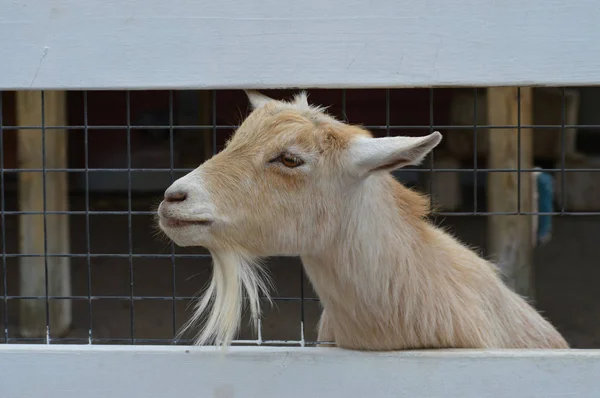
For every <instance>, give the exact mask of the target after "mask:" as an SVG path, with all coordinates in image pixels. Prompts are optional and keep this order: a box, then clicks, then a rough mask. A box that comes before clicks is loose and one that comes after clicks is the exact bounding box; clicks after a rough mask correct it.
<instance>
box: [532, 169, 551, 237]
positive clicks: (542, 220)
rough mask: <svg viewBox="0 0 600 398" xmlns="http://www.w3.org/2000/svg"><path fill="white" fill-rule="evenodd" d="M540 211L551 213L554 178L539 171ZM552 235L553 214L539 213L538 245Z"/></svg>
mask: <svg viewBox="0 0 600 398" xmlns="http://www.w3.org/2000/svg"><path fill="white" fill-rule="evenodd" d="M536 180H537V191H538V212H539V213H551V212H552V211H553V207H554V206H553V205H554V201H553V198H554V179H553V178H552V176H551V175H550V174H548V173H544V172H540V173H537V178H536ZM551 237H552V216H551V215H549V214H548V215H539V216H538V228H537V240H538V245H540V244H544V243H546V242H548V241H549V240H550V239H551Z"/></svg>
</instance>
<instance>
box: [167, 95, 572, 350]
mask: <svg viewBox="0 0 600 398" xmlns="http://www.w3.org/2000/svg"><path fill="white" fill-rule="evenodd" d="M247 95H248V97H249V100H250V104H251V106H252V108H253V109H252V112H250V114H249V115H248V117H247V118H246V119H245V120H244V121H243V123H242V124H241V125H240V127H239V128H238V129H237V131H236V132H235V134H234V135H233V137H232V138H231V139H230V140H229V141H228V142H227V145H226V147H225V149H224V150H222V151H221V152H220V153H218V154H216V155H215V156H213V157H212V158H210V159H209V160H207V161H206V162H204V163H203V164H202V165H200V166H199V167H198V168H197V169H195V170H193V171H192V172H190V173H189V174H187V175H185V176H183V177H181V178H180V179H178V180H177V181H175V182H174V183H173V184H172V185H171V186H170V187H169V188H168V189H167V190H166V191H165V194H164V200H163V201H162V202H161V204H160V206H159V208H158V225H159V227H160V229H161V230H162V231H163V232H164V233H165V234H166V235H167V236H168V237H169V238H170V239H171V240H173V241H174V242H175V243H176V244H177V245H179V246H204V247H206V248H207V249H208V250H209V251H210V253H211V255H212V257H213V261H214V267H213V276H212V280H211V283H210V286H209V287H208V289H207V291H206V292H205V294H204V296H203V297H202V298H201V299H200V300H199V301H198V303H197V306H196V309H195V313H194V315H193V316H192V317H191V319H190V320H189V321H188V323H187V324H186V325H184V328H183V329H182V332H183V331H184V330H187V329H188V328H189V327H191V326H192V324H194V323H195V322H197V321H199V319H200V318H201V317H203V316H204V314H205V313H206V312H210V313H209V314H208V317H207V319H206V321H205V323H204V325H203V327H202V328H201V329H200V332H199V334H198V336H197V337H196V340H195V343H196V344H199V345H202V344H208V343H210V342H213V341H214V342H216V343H217V344H221V345H223V346H227V345H229V344H230V343H231V341H232V340H233V338H234V337H235V335H236V333H237V330H238V327H239V323H240V318H241V314H242V309H243V304H244V299H243V294H244V291H245V293H246V294H247V295H248V297H249V299H248V301H249V307H250V312H251V318H252V320H253V321H254V322H255V323H256V322H257V320H258V319H259V317H260V305H259V304H260V303H259V300H260V295H261V294H264V295H266V296H267V297H268V290H269V287H270V286H269V283H268V279H267V278H266V277H265V275H264V272H263V267H262V266H261V263H260V260H261V259H262V258H265V257H268V256H300V258H301V260H302V263H303V266H304V268H305V270H306V273H307V275H308V277H309V279H310V281H311V283H312V284H313V286H314V288H315V291H316V292H317V294H318V296H319V298H320V301H321V304H322V307H323V312H322V315H321V319H320V322H319V331H318V339H319V341H321V342H329V341H331V342H333V344H335V345H337V346H338V347H342V348H347V349H355V350H373V351H385V350H401V349H420V348H545V349H551V348H556V349H559V348H568V345H567V342H566V341H565V340H564V339H563V337H562V336H561V335H560V334H559V333H558V331H557V330H556V329H555V328H554V327H553V326H552V325H551V324H550V323H549V322H548V321H547V320H546V319H544V318H543V317H542V316H541V315H540V314H539V313H538V312H537V311H536V310H535V309H534V308H533V307H532V306H530V305H529V304H528V303H527V302H526V301H525V299H524V298H522V297H521V296H519V295H517V294H516V293H515V292H513V291H512V290H510V289H509V288H508V287H507V286H506V285H505V284H504V282H503V281H502V279H501V275H500V272H499V270H498V269H497V268H496V267H495V266H494V265H493V264H492V263H490V262H488V261H487V260H485V259H483V258H481V257H479V255H477V254H476V253H475V252H474V251H472V250H471V249H469V248H467V247H466V246H464V245H463V244H461V243H460V242H459V241H458V240H457V239H455V238H454V237H453V236H451V235H450V234H449V233H447V232H445V231H443V230H441V229H440V228H438V227H436V226H434V225H433V224H432V223H430V222H429V221H428V220H427V217H428V215H429V212H430V209H429V201H428V199H427V198H426V196H424V195H421V194H419V193H417V192H415V191H413V190H411V189H408V188H406V187H404V186H403V185H402V184H400V183H399V182H398V181H397V180H395V179H394V178H393V176H392V175H391V173H390V171H393V170H395V169H398V168H401V167H405V166H408V165H418V164H419V163H420V162H421V161H422V160H423V159H424V157H425V156H426V155H427V154H428V153H429V151H431V150H432V149H433V148H434V147H436V146H437V145H438V144H439V143H440V141H441V139H442V136H441V134H440V133H439V132H434V133H432V134H429V135H426V136H422V137H384V138H374V137H373V136H372V135H371V133H370V132H368V131H366V130H365V129H363V128H361V127H359V126H354V125H350V124H347V123H344V122H341V121H339V120H337V119H335V118H334V117H333V116H331V115H329V114H328V113H326V111H325V109H324V108H322V107H318V106H314V105H310V104H309V103H308V100H307V96H306V94H305V93H301V94H298V95H296V96H295V97H294V99H293V100H291V101H279V100H274V99H271V98H269V97H267V96H265V95H263V94H260V93H258V92H255V91H247ZM209 307H210V308H211V310H210V311H208V309H209Z"/></svg>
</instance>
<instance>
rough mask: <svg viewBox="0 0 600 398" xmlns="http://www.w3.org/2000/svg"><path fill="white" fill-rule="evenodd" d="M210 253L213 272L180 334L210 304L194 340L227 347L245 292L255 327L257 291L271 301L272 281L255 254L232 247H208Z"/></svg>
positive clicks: (258, 297) (258, 314) (234, 334)
mask: <svg viewBox="0 0 600 398" xmlns="http://www.w3.org/2000/svg"><path fill="white" fill-rule="evenodd" d="M211 255H212V259H213V275H212V279H211V282H210V285H209V287H208V289H207V290H206V291H205V292H204V295H203V297H202V298H201V299H200V300H199V301H198V303H197V304H196V309H195V311H194V314H193V315H192V317H191V319H190V320H189V321H187V322H186V324H185V325H184V326H183V328H182V330H181V331H180V332H179V336H181V335H182V334H183V333H184V332H185V331H186V330H188V329H189V328H190V327H192V326H193V325H194V324H196V323H197V322H198V321H199V320H200V318H202V316H203V315H204V314H205V313H206V312H207V310H208V308H209V306H210V307H211V310H210V313H209V315H208V318H207V319H206V322H205V323H204V325H203V327H202V328H201V329H200V331H199V333H198V334H197V335H196V338H195V339H194V344H196V345H209V344H211V343H215V344H216V345H221V346H223V347H226V346H229V345H230V344H231V342H232V340H233V339H234V338H235V337H236V334H237V332H238V329H239V326H240V321H241V317H242V310H243V307H244V293H246V294H247V296H248V304H249V307H250V319H251V322H252V326H253V327H254V328H255V329H256V328H258V321H259V319H260V315H261V310H260V300H261V298H260V295H261V294H263V295H264V296H265V297H266V298H267V300H269V302H271V298H270V297H269V288H270V287H271V284H270V280H269V279H268V278H267V277H266V275H265V273H264V268H263V267H262V264H261V263H260V261H259V260H258V259H256V258H252V257H250V256H245V255H243V254H240V253H239V252H238V253H236V252H232V251H225V252H219V251H211Z"/></svg>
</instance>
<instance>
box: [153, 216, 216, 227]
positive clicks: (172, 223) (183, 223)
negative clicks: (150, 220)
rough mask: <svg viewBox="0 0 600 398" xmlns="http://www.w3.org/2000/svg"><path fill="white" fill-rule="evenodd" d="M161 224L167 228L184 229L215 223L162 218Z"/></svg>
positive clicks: (204, 220)
mask: <svg viewBox="0 0 600 398" xmlns="http://www.w3.org/2000/svg"><path fill="white" fill-rule="evenodd" d="M160 221H161V223H162V224H163V225H164V226H165V227H167V228H183V227H188V226H191V225H196V226H205V227H207V226H210V225H212V224H213V223H214V221H212V220H208V219H203V220H182V219H178V218H161V220H160Z"/></svg>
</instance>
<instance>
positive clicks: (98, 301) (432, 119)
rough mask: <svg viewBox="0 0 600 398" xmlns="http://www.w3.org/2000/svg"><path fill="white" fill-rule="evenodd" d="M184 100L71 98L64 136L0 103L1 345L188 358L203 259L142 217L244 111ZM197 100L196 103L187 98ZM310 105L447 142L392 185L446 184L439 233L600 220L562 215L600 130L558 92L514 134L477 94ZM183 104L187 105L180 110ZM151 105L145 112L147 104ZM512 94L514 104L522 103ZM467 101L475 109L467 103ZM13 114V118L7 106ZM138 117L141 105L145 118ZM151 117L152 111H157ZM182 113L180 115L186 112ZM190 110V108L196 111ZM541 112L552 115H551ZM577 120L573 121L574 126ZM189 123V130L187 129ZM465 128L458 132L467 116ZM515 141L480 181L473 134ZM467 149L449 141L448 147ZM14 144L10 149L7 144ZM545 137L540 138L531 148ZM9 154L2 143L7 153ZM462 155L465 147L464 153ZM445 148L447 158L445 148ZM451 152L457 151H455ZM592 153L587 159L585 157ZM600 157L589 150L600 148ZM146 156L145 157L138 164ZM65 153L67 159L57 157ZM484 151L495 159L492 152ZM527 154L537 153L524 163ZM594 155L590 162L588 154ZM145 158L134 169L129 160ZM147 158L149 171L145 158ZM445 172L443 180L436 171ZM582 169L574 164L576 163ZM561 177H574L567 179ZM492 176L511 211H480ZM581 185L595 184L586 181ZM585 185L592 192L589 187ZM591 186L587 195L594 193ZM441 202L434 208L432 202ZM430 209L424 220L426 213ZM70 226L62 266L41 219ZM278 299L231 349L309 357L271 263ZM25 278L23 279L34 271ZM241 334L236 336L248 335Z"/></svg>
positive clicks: (304, 303) (303, 319)
mask: <svg viewBox="0 0 600 398" xmlns="http://www.w3.org/2000/svg"><path fill="white" fill-rule="evenodd" d="M190 93H191V92H188V93H186V92H179V91H166V90H165V91H158V92H141V91H119V92H110V93H107V92H104V93H98V92H86V91H84V92H70V93H68V100H67V101H66V104H67V114H68V117H66V118H65V119H64V123H62V122H61V123H55V124H53V123H48V118H47V114H48V109H47V108H48V106H49V105H48V101H47V98H46V96H47V94H46V93H45V92H38V93H36V94H35V95H39V104H40V109H39V124H37V123H36V124H30V125H27V124H24V123H22V120H21V121H17V120H16V118H15V116H14V115H15V114H17V113H18V109H17V108H18V106H19V105H18V104H17V103H16V102H15V100H14V98H15V96H16V94H15V93H1V94H2V95H0V168H1V171H2V172H1V173H0V185H1V191H0V206H1V208H0V217H1V224H2V231H1V232H2V281H3V283H2V296H1V297H0V299H1V300H2V306H1V311H0V313H1V314H2V319H1V322H2V324H3V328H2V333H1V334H0V342H4V343H7V344H8V343H42V344H45V343H46V344H67V343H74V344H189V343H190V342H191V340H190V337H191V336H184V337H183V338H181V339H176V335H177V332H178V331H179V328H180V327H181V326H182V324H183V323H184V322H185V321H186V320H187V319H188V317H189V315H190V309H191V308H188V306H189V303H190V302H193V301H194V300H195V298H196V297H197V296H196V295H197V294H198V293H201V291H202V288H203V287H204V285H205V283H206V281H207V280H208V277H209V275H210V272H211V271H210V255H209V254H208V252H206V251H205V250H203V249H202V248H196V249H182V248H178V247H176V246H175V245H173V244H172V243H170V242H166V241H165V240H164V239H162V240H161V239H160V238H159V237H157V236H156V233H155V232H156V227H155V225H154V220H153V217H154V215H155V209H156V205H157V204H158V203H159V201H160V199H161V197H162V191H164V189H166V188H167V187H168V185H169V184H170V182H172V181H174V180H175V179H176V178H178V177H180V176H182V175H184V174H185V173H187V172H189V171H191V170H193V168H194V167H195V166H197V165H198V164H200V163H201V162H202V161H204V160H205V159H206V158H208V157H209V156H210V155H212V154H215V153H217V152H218V151H220V150H221V149H222V148H223V146H224V145H225V142H226V140H227V138H228V137H229V136H230V135H231V134H232V133H233V132H234V131H235V128H236V127H237V125H238V124H239V122H240V121H241V120H242V118H243V115H244V114H245V113H246V111H247V105H246V101H245V98H244V95H243V92H233V91H210V92H200V94H199V95H200V97H199V99H198V98H196V99H195V100H193V101H191V102H192V103H193V104H194V106H192V107H191V108H190V106H189V104H187V105H186V101H187V100H189V98H190V97H189V95H190ZM194 93H198V92H194ZM290 93H292V91H290V90H278V91H274V92H271V93H270V94H271V95H273V96H274V97H276V98H283V97H286V96H287V95H289V94H290ZM456 93H462V94H463V95H466V96H467V97H466V98H469V102H470V104H469V105H468V106H466V107H463V108H462V109H461V111H460V112H461V114H462V115H463V119H462V120H465V117H464V115H470V119H471V120H469V121H467V122H463V123H456V120H457V118H456V113H453V111H452V110H451V109H452V104H453V103H456V98H455V95H456ZM309 94H310V97H309V100H310V101H311V102H315V103H317V104H320V105H326V106H330V107H329V112H330V113H332V114H334V115H335V116H337V117H338V118H340V119H342V120H345V121H349V122H351V123H360V124H363V126H364V127H365V128H367V129H369V130H370V131H371V132H372V133H373V134H374V135H376V136H391V135H422V134H426V133H430V132H433V131H434V130H439V131H440V132H442V134H443V135H444V138H445V141H447V140H450V141H451V143H450V144H442V146H441V147H440V148H439V149H436V150H435V151H434V153H433V154H432V155H431V156H429V158H428V160H427V161H426V162H425V163H424V164H423V165H422V166H420V167H415V168H407V169H403V170H399V171H397V172H395V173H394V175H395V176H396V177H397V178H398V179H399V180H400V181H402V182H403V183H405V184H407V185H411V186H415V187H417V188H418V189H419V190H422V191H425V192H427V193H429V194H430V195H431V198H432V199H431V200H432V205H433V204H435V203H434V201H435V200H437V199H440V195H442V196H443V195H450V194H449V193H448V192H436V189H437V188H438V187H440V186H444V185H440V180H439V179H438V180H436V177H435V176H441V181H442V182H444V181H445V182H448V181H449V179H451V178H452V179H453V181H455V185H456V187H458V188H457V189H458V192H459V193H458V194H456V193H454V194H452V195H454V196H456V195H458V199H457V198H453V201H454V202H456V204H455V205H453V206H446V207H450V209H448V208H444V206H441V207H442V208H441V209H436V210H435V211H434V214H433V218H438V217H441V220H442V221H440V222H445V221H444V220H446V219H447V218H448V217H449V216H479V217H483V216H489V215H504V216H511V215H512V216H516V215H518V216H523V217H526V216H530V217H531V216H535V217H538V216H597V215H600V211H596V210H600V209H594V208H593V207H590V208H583V209H582V208H577V206H574V205H571V204H570V202H569V200H568V198H567V195H568V194H569V189H568V188H569V186H568V184H569V176H570V175H573V173H580V174H585V175H586V176H587V173H594V172H596V171H599V170H600V168H597V167H594V163H593V162H587V163H586V162H583V161H577V162H575V161H572V159H574V157H573V154H572V153H571V152H570V150H569V146H568V141H569V134H570V132H571V131H576V132H585V131H586V130H589V131H595V130H599V129H600V125H597V124H593V123H586V124H582V123H579V122H578V121H577V119H576V118H575V119H572V120H570V119H569V117H568V116H569V115H570V114H571V113H572V110H571V109H569V107H568V106H567V104H568V100H569V97H568V95H567V94H568V93H567V90H566V89H555V91H554V94H553V95H554V96H555V102H556V103H557V104H558V106H557V107H556V112H558V114H557V113H556V112H554V115H553V117H554V120H556V122H553V123H535V122H536V120H534V123H531V124H527V123H521V107H520V106H519V107H518V112H519V114H518V117H517V120H518V122H517V123H516V124H511V125H494V124H489V123H487V122H484V123H480V122H481V120H480V117H479V115H480V114H481V112H482V108H485V102H482V98H483V97H484V96H485V90H484V89H464V90H455V89H414V90H401V89H383V90H343V89H341V90H309ZM185 95H188V97H186V96H185ZM151 98H155V100H151ZM520 99H521V89H519V90H518V100H519V104H520V103H521V101H520ZM471 101H472V102H471ZM9 103H10V104H9ZM144 104H145V105H144ZM157 104H158V105H157ZM186 107H187V108H186ZM194 107H195V108H194ZM548 112H550V111H549V110H548ZM575 114H576V112H575ZM198 115H200V116H198ZM466 119H469V117H468V116H467V117H466ZM529 130H534V131H535V134H537V135H536V136H535V137H536V138H534V140H538V142H541V141H540V140H544V138H543V137H544V135H543V134H544V132H545V131H548V132H551V131H552V132H553V135H552V136H550V135H548V137H547V138H545V139H546V140H549V141H552V142H554V143H555V144H556V148H558V149H557V150H556V151H553V150H548V151H547V153H541V154H539V153H535V154H534V159H536V166H540V167H541V168H542V170H540V169H539V168H538V167H535V168H533V167H521V166H522V164H521V156H520V154H521V151H522V140H521V136H522V134H523V132H524V131H527V133H530V131H529ZM510 131H512V134H516V135H517V138H518V140H517V142H518V144H517V152H518V155H517V158H518V165H517V167H516V168H490V167H489V166H488V165H487V164H486V163H487V157H488V156H487V155H486V153H487V150H488V144H487V141H485V142H481V141H482V138H481V137H482V136H481V134H482V133H484V132H485V133H486V134H509V133H510ZM32 134H35V135H39V136H40V137H41V141H40V142H41V143H42V145H41V147H40V148H37V149H36V150H37V151H39V157H40V162H41V163H40V164H41V167H23V166H22V164H21V162H20V160H19V159H20V158H19V157H18V156H15V151H17V139H16V138H15V137H18V136H25V135H32ZM53 134H66V136H67V142H68V148H67V149H68V155H69V156H68V157H69V160H68V163H67V165H66V166H65V167H51V166H49V161H48V160H49V157H50V156H54V154H53V153H52V154H51V153H48V150H47V147H46V142H47V141H48V140H49V137H51V136H52V135H53ZM458 134H461V137H463V138H464V137H467V139H466V141H458V140H455V141H454V144H452V141H453V139H452V137H453V135H456V136H458ZM11 136H12V137H11ZM537 137H542V138H537ZM9 140H12V141H10V143H9ZM465 143H466V144H465ZM452 145H454V147H452ZM457 145H458V146H459V149H458V150H457V149H456V148H457ZM594 145H595V144H594V143H593V142H592V143H591V144H589V145H588V148H584V149H588V150H589V152H590V153H592V154H593V153H594V148H593V147H594ZM598 146H599V147H600V145H598ZM148 148H152V149H151V150H150V151H147V153H145V154H144V150H145V149H148ZM67 149H64V150H67ZM491 150H493V148H492V149H491ZM535 151H536V150H535V149H534V152H535ZM598 152H600V151H598ZM140 153H141V154H142V155H139V156H138V154H140ZM144 156H146V158H144ZM441 158H443V159H450V160H452V162H451V164H452V166H450V167H444V166H443V164H444V163H443V162H440V159H441ZM577 159H580V158H577ZM570 163H573V164H576V167H575V166H573V167H570V166H572V165H570ZM539 171H544V172H545V173H549V174H551V175H553V176H554V177H555V178H556V179H557V181H558V182H559V183H558V184H557V186H556V190H557V192H558V193H557V194H555V196H554V199H553V203H554V204H555V205H554V207H553V208H552V209H550V210H547V209H546V210H544V211H541V210H539V209H538V210H532V209H525V208H522V206H521V202H522V201H521V195H522V189H521V188H522V187H521V184H522V181H523V179H525V178H530V176H531V175H532V173H537V172H539ZM64 173H66V174H67V178H68V182H69V190H68V209H66V210H64V209H63V210H56V209H53V208H50V207H49V206H48V198H49V197H50V195H56V193H54V192H53V188H54V187H53V185H52V182H49V177H48V176H49V175H52V174H64ZM490 173H516V175H517V184H518V187H517V189H516V192H517V195H518V199H517V201H516V203H517V206H516V208H515V209H512V210H510V211H503V212H493V211H490V210H489V209H488V208H487V204H486V186H487V179H486V176H487V175H489V174H490ZM28 175H38V176H41V184H42V187H41V192H42V196H43V197H42V208H39V209H23V204H22V196H21V193H22V192H21V191H22V189H23V187H24V186H25V185H23V184H24V183H23V181H24V180H26V179H27V178H28V177H27V176H28ZM586 178H588V180H590V181H591V178H592V177H586ZM590 184H592V182H590ZM592 185H593V184H592ZM441 201H442V202H443V198H442V200H441ZM434 209H435V206H434ZM36 216H37V217H40V216H41V217H43V223H42V225H43V233H42V234H41V235H40V236H41V239H43V244H42V246H43V250H42V251H41V252H27V251H24V250H23V246H22V245H20V242H21V241H22V240H23V236H22V235H23V225H24V223H27V222H28V221H27V220H30V219H32V217H36ZM58 217H67V220H68V225H69V227H70V235H69V236H70V237H69V239H70V249H69V252H53V251H51V250H49V243H48V237H49V236H50V237H51V236H52V235H53V234H55V233H56V232H55V231H53V230H51V229H50V228H49V225H50V221H49V220H51V219H52V218H58ZM24 258H38V259H42V260H41V261H43V274H40V277H41V278H42V279H43V286H42V287H38V289H37V291H38V292H40V294H35V295H27V294H23V291H24V290H26V289H24V287H23V283H24V282H23V277H22V276H23V273H27V272H29V271H28V269H27V268H26V267H24V266H23V264H22V263H21V262H22V261H23V259H24ZM53 258H68V259H69V264H70V268H71V270H70V274H71V278H72V279H71V280H69V281H68V282H65V283H69V284H70V294H54V293H53V292H52V290H53V287H52V286H51V283H50V281H51V273H52V271H53V267H52V266H50V265H49V262H50V261H51V259H53ZM270 264H271V265H270V269H271V272H272V274H273V275H274V280H275V284H276V287H277V289H278V293H277V294H276V295H274V298H273V299H274V301H275V303H276V305H277V307H276V308H275V309H267V310H266V313H265V317H264V318H263V320H262V323H261V328H259V330H258V332H257V333H254V332H252V331H251V330H250V329H243V330H242V331H241V333H240V336H239V338H238V340H236V341H235V343H236V344H272V345H301V346H305V345H315V344H316V343H317V341H316V331H315V329H316V323H317V320H318V316H319V313H320V307H319V303H318V298H317V296H316V294H315V293H314V291H312V288H311V286H310V284H309V282H308V280H307V278H306V277H305V275H304V274H303V271H302V267H301V264H300V262H299V260H298V259H289V258H278V259H273V260H272V261H271V263H270ZM32 272H33V271H32ZM64 300H66V301H69V302H70V303H72V314H73V320H72V325H71V326H70V327H69V328H68V329H65V330H61V331H60V332H57V331H56V328H55V325H53V316H52V312H53V311H59V310H58V309H53V308H52V306H51V303H53V302H59V301H64ZM25 302H43V303H44V314H45V315H44V316H45V319H44V320H43V323H44V325H45V333H44V334H39V333H38V335H35V336H26V335H24V333H23V331H22V327H21V325H22V323H23V316H24V312H23V311H22V309H21V308H20V307H22V306H23V303H25ZM246 323H247V322H246Z"/></svg>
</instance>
